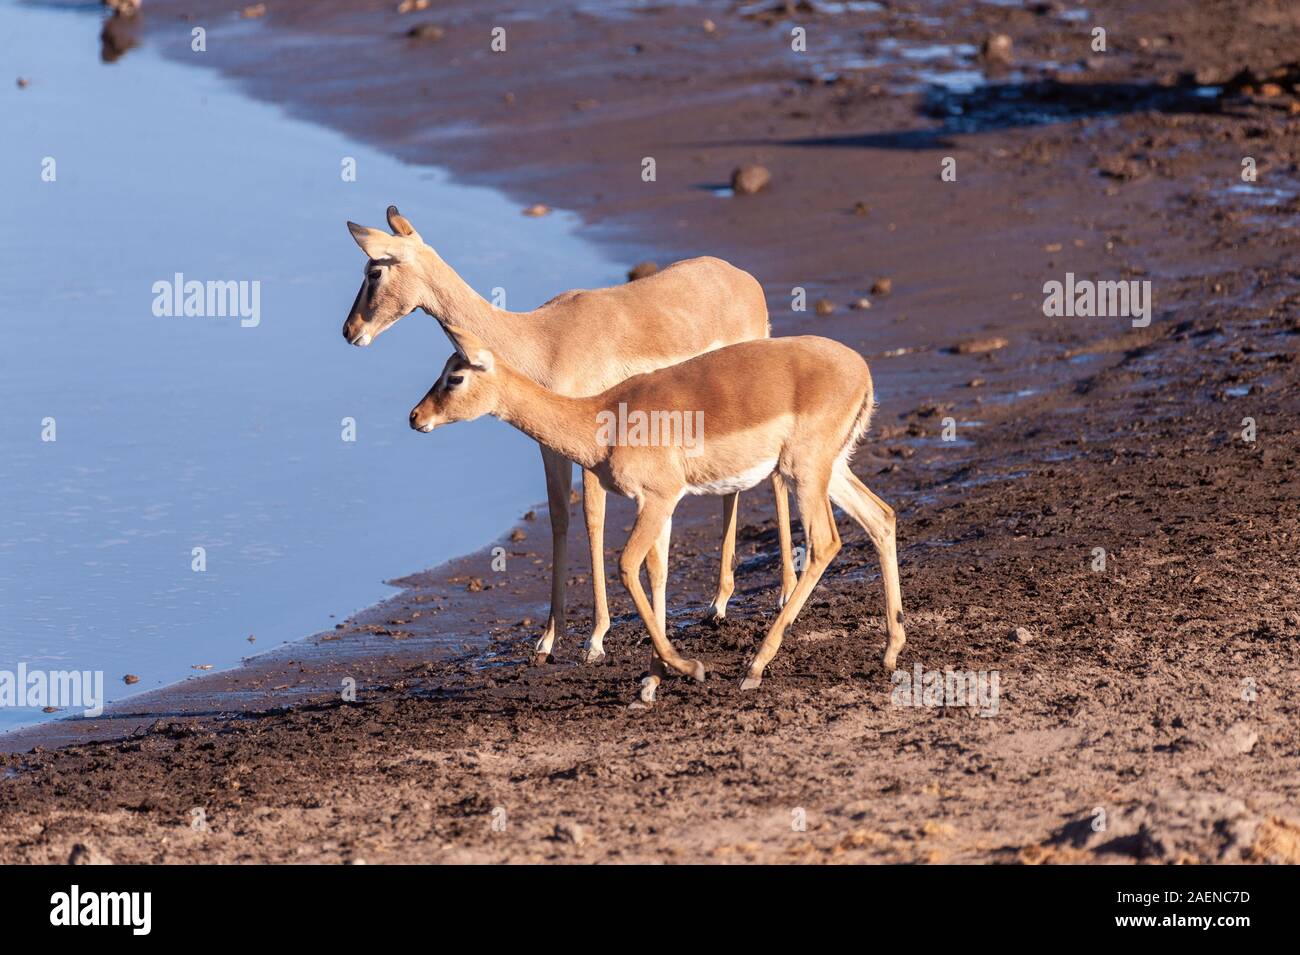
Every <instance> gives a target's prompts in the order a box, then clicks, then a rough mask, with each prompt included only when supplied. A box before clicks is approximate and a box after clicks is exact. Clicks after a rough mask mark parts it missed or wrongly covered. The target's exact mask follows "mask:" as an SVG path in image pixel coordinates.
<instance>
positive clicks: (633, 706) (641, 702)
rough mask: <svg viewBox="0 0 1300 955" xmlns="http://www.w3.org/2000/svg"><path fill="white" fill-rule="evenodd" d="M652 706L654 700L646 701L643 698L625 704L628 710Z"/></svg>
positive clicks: (644, 708) (645, 708) (646, 708)
mask: <svg viewBox="0 0 1300 955" xmlns="http://www.w3.org/2000/svg"><path fill="white" fill-rule="evenodd" d="M653 706H654V701H653V700H652V701H651V702H649V703H647V702H645V700H633V701H632V702H631V703H629V704H628V705H627V708H628V709H629V710H648V709H650V708H652V707H653Z"/></svg>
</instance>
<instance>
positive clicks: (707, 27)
mask: <svg viewBox="0 0 1300 955" xmlns="http://www.w3.org/2000/svg"><path fill="white" fill-rule="evenodd" d="M700 27H701V28H702V29H703V30H704V32H705V33H712V32H713V31H714V30H716V29H717V28H718V25H717V24H716V23H714V22H713V21H712V20H705V21H704V22H703V23H701V24H700Z"/></svg>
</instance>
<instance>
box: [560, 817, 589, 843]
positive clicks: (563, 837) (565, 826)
mask: <svg viewBox="0 0 1300 955" xmlns="http://www.w3.org/2000/svg"><path fill="white" fill-rule="evenodd" d="M555 838H556V839H558V840H559V841H560V842H569V843H572V844H573V845H575V846H580V845H582V844H583V843H584V842H586V841H587V832H586V830H585V829H583V828H582V826H580V825H578V824H577V823H576V822H570V821H568V820H566V821H564V822H557V823H556V824H555Z"/></svg>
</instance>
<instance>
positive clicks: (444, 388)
mask: <svg viewBox="0 0 1300 955" xmlns="http://www.w3.org/2000/svg"><path fill="white" fill-rule="evenodd" d="M444 330H445V331H446V332H447V337H448V338H450V339H451V343H452V344H453V345H455V346H456V353H455V354H454V355H452V356H451V357H450V358H448V359H447V364H445V365H444V366H443V368H442V375H441V376H439V378H438V380H437V382H435V383H434V386H433V387H432V388H430V389H429V393H428V394H426V395H425V396H424V400H423V401H421V402H420V403H419V404H418V405H416V406H415V407H414V408H412V409H411V427H412V428H414V429H415V430H416V431H424V432H426V433H427V432H429V431H432V430H433V429H434V428H439V427H441V426H442V425H444V424H451V423H452V422H453V421H473V420H474V419H475V418H480V417H482V416H483V415H485V414H491V413H492V411H493V410H495V408H496V407H497V394H498V391H499V389H500V387H501V375H500V374H499V373H498V371H497V367H496V360H495V359H494V358H493V357H492V352H490V351H488V349H487V347H486V346H485V345H484V344H483V343H482V342H481V341H479V340H478V339H477V338H475V337H474V336H473V335H472V334H470V333H469V332H467V331H465V330H464V329H460V328H450V327H449V328H445V329H444Z"/></svg>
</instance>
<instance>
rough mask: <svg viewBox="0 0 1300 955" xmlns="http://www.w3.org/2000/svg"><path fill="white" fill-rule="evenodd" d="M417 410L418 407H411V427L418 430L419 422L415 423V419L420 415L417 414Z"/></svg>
mask: <svg viewBox="0 0 1300 955" xmlns="http://www.w3.org/2000/svg"><path fill="white" fill-rule="evenodd" d="M419 410H420V409H419V408H412V409H411V428H412V429H414V430H415V431H419V430H420V426H419V424H417V423H416V422H417V420H418V419H419V417H420V416H419Z"/></svg>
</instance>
